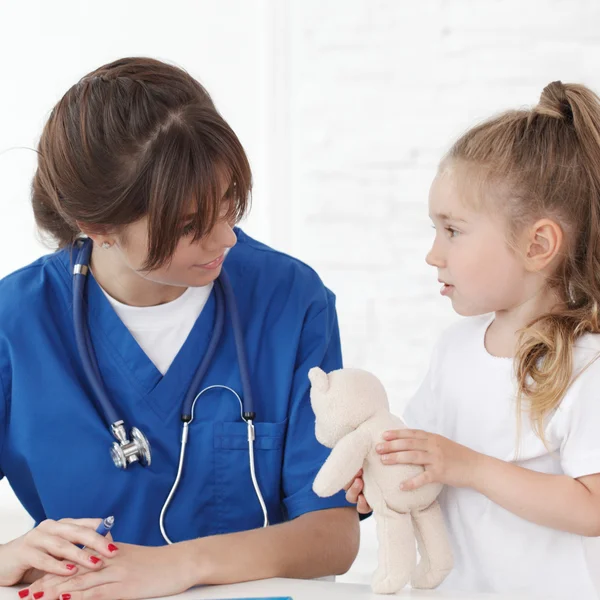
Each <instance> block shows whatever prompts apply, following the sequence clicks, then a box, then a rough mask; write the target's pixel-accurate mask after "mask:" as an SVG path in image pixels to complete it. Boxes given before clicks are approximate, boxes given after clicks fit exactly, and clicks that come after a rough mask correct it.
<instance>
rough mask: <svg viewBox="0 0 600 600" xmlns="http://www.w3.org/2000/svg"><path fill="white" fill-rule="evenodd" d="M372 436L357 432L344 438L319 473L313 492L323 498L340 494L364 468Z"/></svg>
mask: <svg viewBox="0 0 600 600" xmlns="http://www.w3.org/2000/svg"><path fill="white" fill-rule="evenodd" d="M370 443H371V438H370V436H368V435H366V432H363V431H360V430H355V431H352V432H351V433H349V434H347V435H346V436H344V437H343V438H342V439H341V440H340V441H339V442H338V443H337V444H336V445H335V447H334V448H333V450H332V451H331V454H330V455H329V458H328V459H327V460H326V461H325V464H324V465H323V466H322V467H321V470H320V471H319V472H318V473H317V476H316V478H315V481H314V483H313V491H314V492H315V494H317V496H320V497H321V498H327V497H329V496H333V495H334V494H335V493H337V492H339V491H340V490H341V489H342V488H343V487H344V486H345V485H346V484H347V483H349V482H350V481H351V480H352V478H353V477H354V476H355V475H356V473H358V471H359V470H360V469H361V468H362V466H363V463H364V461H365V457H366V456H367V454H368V452H369V447H370Z"/></svg>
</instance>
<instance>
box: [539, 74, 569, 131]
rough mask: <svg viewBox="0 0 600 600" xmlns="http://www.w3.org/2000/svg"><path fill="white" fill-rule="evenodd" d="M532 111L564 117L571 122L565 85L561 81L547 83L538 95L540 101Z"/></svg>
mask: <svg viewBox="0 0 600 600" xmlns="http://www.w3.org/2000/svg"><path fill="white" fill-rule="evenodd" d="M534 112H536V113H537V114H540V115H546V116H548V117H554V118H555V119H564V120H565V121H568V122H569V123H572V122H573V109H572V107H571V102H570V100H569V97H568V95H567V87H566V86H565V84H564V83H563V82H562V81H553V82H552V83H549V84H548V85H547V86H546V87H545V88H544V89H543V90H542V95H541V96H540V101H539V103H538V105H537V106H536V107H535V109H534Z"/></svg>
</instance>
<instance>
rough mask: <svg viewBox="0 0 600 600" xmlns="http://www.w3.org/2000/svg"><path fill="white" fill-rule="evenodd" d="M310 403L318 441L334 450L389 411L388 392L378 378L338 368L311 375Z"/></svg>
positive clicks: (354, 370)
mask: <svg viewBox="0 0 600 600" xmlns="http://www.w3.org/2000/svg"><path fill="white" fill-rule="evenodd" d="M308 378H309V379H310V383H311V390H310V402H311V405H312V408H313V411H314V413H315V416H316V418H317V422H316V426H315V435H316V437H317V440H318V441H319V442H320V443H321V444H323V445H324V446H327V447H328V448H333V447H334V446H335V444H336V443H337V442H338V441H339V440H341V439H342V438H343V437H344V436H345V435H347V434H348V433H350V432H351V431H352V430H354V429H356V428H357V427H358V426H359V425H360V424H361V423H364V422H365V421H366V420H367V419H368V418H369V417H371V416H373V415H374V414H375V413H376V412H378V411H379V410H382V409H384V410H389V403H388V399H387V394H386V393H385V389H384V387H383V385H382V384H381V382H380V381H379V379H377V377H375V375H373V374H371V373H369V372H367V371H363V370H361V369H339V370H337V371H332V372H331V373H329V375H328V374H327V373H325V372H323V371H322V370H321V369H319V368H318V367H316V368H314V369H311V370H310V371H309V373H308Z"/></svg>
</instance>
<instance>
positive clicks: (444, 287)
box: [440, 283, 454, 296]
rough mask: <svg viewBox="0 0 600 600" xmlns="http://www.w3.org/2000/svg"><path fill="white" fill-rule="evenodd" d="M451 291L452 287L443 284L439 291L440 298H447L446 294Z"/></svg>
mask: <svg viewBox="0 0 600 600" xmlns="http://www.w3.org/2000/svg"><path fill="white" fill-rule="evenodd" d="M453 289H454V286H453V285H449V284H448V283H444V285H443V286H442V289H441V290H440V294H441V295H442V296H447V295H448V294H450V292H452V290H453Z"/></svg>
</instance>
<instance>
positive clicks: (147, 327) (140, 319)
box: [101, 283, 213, 375]
mask: <svg viewBox="0 0 600 600" xmlns="http://www.w3.org/2000/svg"><path fill="white" fill-rule="evenodd" d="M212 288H213V284H212V283H210V284H209V285H205V286H202V287H189V288H188V289H187V290H186V291H185V292H184V293H183V294H182V295H181V296H179V298H177V299H175V300H173V301H172V302H167V303H166V304H159V305H158V306H129V305H127V304H123V303H122V302H119V301H118V300H115V299H114V298H113V297H112V296H110V295H109V294H107V292H106V291H105V290H104V289H102V288H101V289H102V291H103V292H104V295H105V296H106V297H107V299H108V301H109V302H110V304H111V306H112V307H113V309H114V310H115V312H116V313H117V315H118V316H119V318H120V319H121V321H123V323H124V325H125V327H127V329H129V332H130V333H131V335H132V336H133V337H134V338H135V341H136V342H137V343H138V344H139V346H140V348H141V349H142V350H143V351H144V352H145V353H146V355H147V356H148V358H149V359H150V360H151V361H152V362H153V363H154V365H155V366H156V368H157V369H158V370H159V371H160V372H161V373H162V374H163V375H164V374H165V373H166V372H167V370H168V369H169V367H170V366H171V363H172V362H173V360H174V359H175V357H176V356H177V353H178V352H179V350H180V349H181V347H182V346H183V344H184V342H185V340H186V339H187V337H188V335H189V334H190V331H191V330H192V327H193V326H194V323H195V322H196V320H197V319H198V317H199V316H200V313H201V312H202V309H203V308H204V306H205V304H206V302H207V300H208V298H209V296H210V293H211V291H212Z"/></svg>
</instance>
